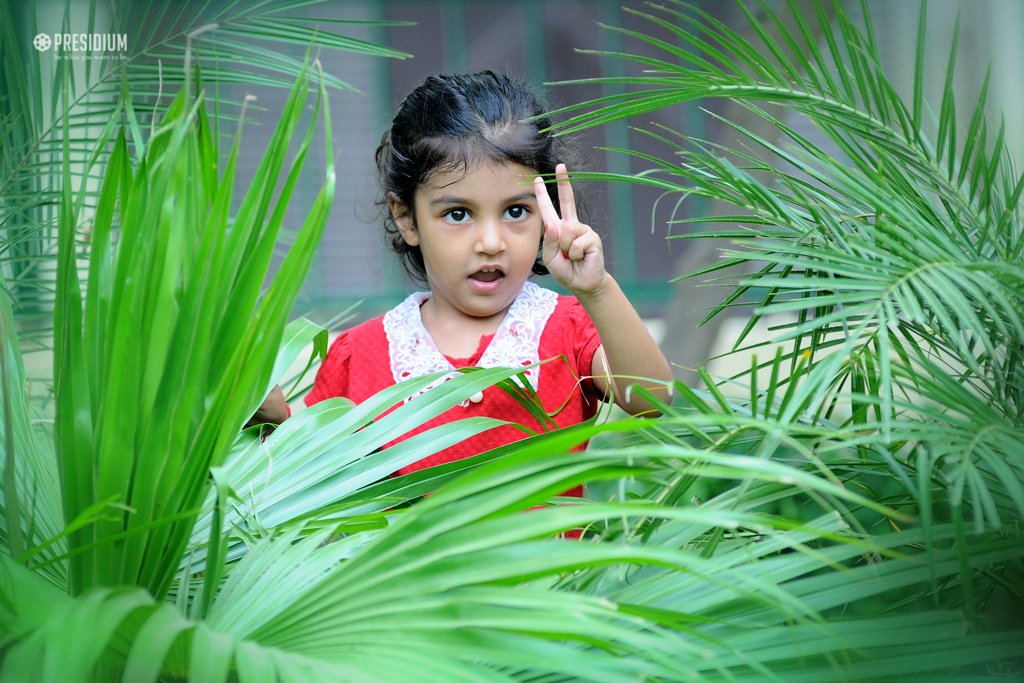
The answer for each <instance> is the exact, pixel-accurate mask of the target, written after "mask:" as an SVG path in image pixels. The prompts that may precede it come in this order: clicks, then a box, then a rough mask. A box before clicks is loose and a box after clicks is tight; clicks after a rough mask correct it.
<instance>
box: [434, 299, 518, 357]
mask: <svg viewBox="0 0 1024 683" xmlns="http://www.w3.org/2000/svg"><path fill="white" fill-rule="evenodd" d="M506 313H508V309H507V308H506V309H505V310H503V311H501V312H499V313H496V314H495V315H492V316H490V317H487V318H476V317H474V316H470V315H466V314H464V313H461V312H459V311H457V310H454V309H448V308H445V307H439V306H437V305H436V303H435V301H434V299H433V297H431V298H430V299H427V300H426V302H424V304H423V305H422V306H420V319H421V320H422V321H423V327H424V328H426V330H427V332H429V333H430V338H431V339H433V340H434V346H436V347H437V350H438V351H440V352H441V353H442V354H444V355H445V356H448V357H450V358H468V357H470V356H472V355H473V354H474V353H475V352H476V351H477V348H478V346H479V344H480V338H481V337H483V336H484V335H488V334H494V333H495V332H497V330H498V327H499V326H500V325H501V321H502V320H504V319H505V314H506Z"/></svg>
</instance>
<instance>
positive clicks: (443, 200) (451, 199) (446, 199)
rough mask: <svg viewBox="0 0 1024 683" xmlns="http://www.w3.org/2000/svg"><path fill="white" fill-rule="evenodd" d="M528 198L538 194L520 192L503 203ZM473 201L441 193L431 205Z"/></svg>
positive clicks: (470, 202)
mask: <svg viewBox="0 0 1024 683" xmlns="http://www.w3.org/2000/svg"><path fill="white" fill-rule="evenodd" d="M527 199H536V196H535V195H534V194H533V192H520V193H519V194H517V195H515V196H513V197H509V198H508V199H505V200H503V201H502V203H503V204H511V203H513V202H522V201H526V200H527ZM472 203H473V202H472V201H470V200H469V199H466V198H464V197H456V196H455V195H451V194H446V195H441V196H440V197H437V198H435V199H431V200H430V205H431V206H437V205H439V204H472Z"/></svg>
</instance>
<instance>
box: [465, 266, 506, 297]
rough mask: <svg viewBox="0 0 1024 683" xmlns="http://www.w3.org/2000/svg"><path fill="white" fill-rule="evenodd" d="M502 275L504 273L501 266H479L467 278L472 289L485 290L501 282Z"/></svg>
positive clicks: (503, 275)
mask: <svg viewBox="0 0 1024 683" xmlns="http://www.w3.org/2000/svg"><path fill="white" fill-rule="evenodd" d="M504 277H505V273H504V271H502V270H501V268H481V269H480V270H478V271H476V272H475V273H473V274H472V275H470V276H469V280H470V283H471V284H472V285H473V288H474V289H477V290H479V291H484V292H487V291H490V290H492V289H495V288H496V287H497V286H498V285H499V284H501V280H502V279H504Z"/></svg>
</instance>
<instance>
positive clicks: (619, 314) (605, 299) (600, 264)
mask: <svg viewBox="0 0 1024 683" xmlns="http://www.w3.org/2000/svg"><path fill="white" fill-rule="evenodd" d="M555 173H556V177H557V178H558V203H559V205H560V208H561V214H562V216H561V218H559V216H558V213H556V212H555V208H554V206H553V205H552V203H551V198H550V197H549V196H548V193H547V191H546V190H545V187H544V181H543V180H541V179H540V178H536V179H535V180H534V192H535V194H536V196H537V204H538V206H539V208H540V213H541V218H542V219H543V221H544V244H543V256H544V264H545V265H546V266H547V267H548V270H549V271H550V272H551V275H552V277H554V278H555V280H556V281H557V282H558V283H559V284H560V285H562V286H563V287H565V288H566V289H568V290H569V291H570V292H572V293H573V294H574V295H575V296H576V298H577V299H579V301H580V303H581V304H582V305H583V308H584V309H586V311H587V314H588V315H589V316H590V319H591V320H592V321H593V322H594V326H595V327H596V328H597V332H598V334H599V335H600V336H601V346H600V347H599V348H598V350H597V353H596V354H595V355H594V365H593V375H594V384H595V385H596V386H597V388H598V390H599V391H601V392H603V393H604V394H605V395H608V393H609V391H611V392H612V393H613V394H614V396H615V402H616V403H617V404H618V405H619V406H620V407H622V408H623V409H624V410H626V411H628V412H630V413H632V414H634V415H635V414H638V413H643V412H648V413H649V412H651V411H652V409H651V407H650V406H649V405H648V404H647V402H646V401H644V400H642V399H640V398H638V397H636V396H633V395H630V400H629V401H626V388H627V387H628V386H629V385H630V384H632V383H633V382H632V381H631V380H628V379H626V378H627V377H647V378H650V379H654V380H661V381H665V382H669V381H671V380H672V370H671V369H670V368H669V365H668V361H667V360H665V355H664V354H663V353H662V352H661V349H659V348H658V345H657V344H656V343H655V342H654V339H652V338H651V335H650V333H648V331H647V328H646V327H645V326H644V324H643V321H641V320H640V316H639V315H637V312H636V310H634V309H633V305H632V304H630V303H629V300H628V299H627V298H626V295H625V294H623V292H622V289H620V288H619V285H618V283H617V282H615V279H614V278H613V277H612V276H611V275H609V274H608V271H606V270H605V268H604V250H603V248H602V246H601V237H600V236H599V235H598V234H597V233H596V232H594V230H593V229H592V228H591V227H590V226H589V225H585V224H583V223H580V221H579V219H578V218H577V216H576V200H575V198H574V197H573V192H572V185H570V184H569V175H568V171H567V169H566V167H565V164H559V165H558V166H557V167H555ZM613 375H617V376H618V380H617V381H616V378H615V377H613ZM640 386H648V385H645V384H644V383H643V382H641V383H640ZM654 386H657V385H654Z"/></svg>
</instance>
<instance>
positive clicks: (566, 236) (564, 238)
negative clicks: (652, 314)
mask: <svg viewBox="0 0 1024 683" xmlns="http://www.w3.org/2000/svg"><path fill="white" fill-rule="evenodd" d="M555 177H556V178H557V179H558V204H559V209H560V211H561V214H562V216H561V218H559V216H558V213H557V212H556V211H555V207H554V205H553V204H552V203H551V197H550V196H549V195H548V193H547V188H545V186H544V181H543V180H542V179H541V178H539V177H538V178H534V180H533V191H534V194H536V196H537V206H538V208H539V209H540V216H541V220H543V221H544V244H543V247H542V255H543V258H544V265H546V266H547V267H548V271H550V273H551V276H552V277H554V278H555V281H556V282H558V284H560V285H562V286H563V287H565V288H566V289H568V290H569V291H571V292H573V293H574V294H583V293H594V292H597V291H598V290H600V289H601V288H602V287H603V286H604V285H605V280H606V276H607V272H606V271H605V269H604V249H603V248H602V246H601V237H600V236H599V235H598V234H597V233H596V232H594V230H593V228H591V227H590V226H589V225H585V224H583V223H580V221H579V218H577V217H576V200H575V198H574V197H573V194H572V185H571V184H570V183H569V172H568V169H566V167H565V164H558V165H557V166H556V167H555Z"/></svg>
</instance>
